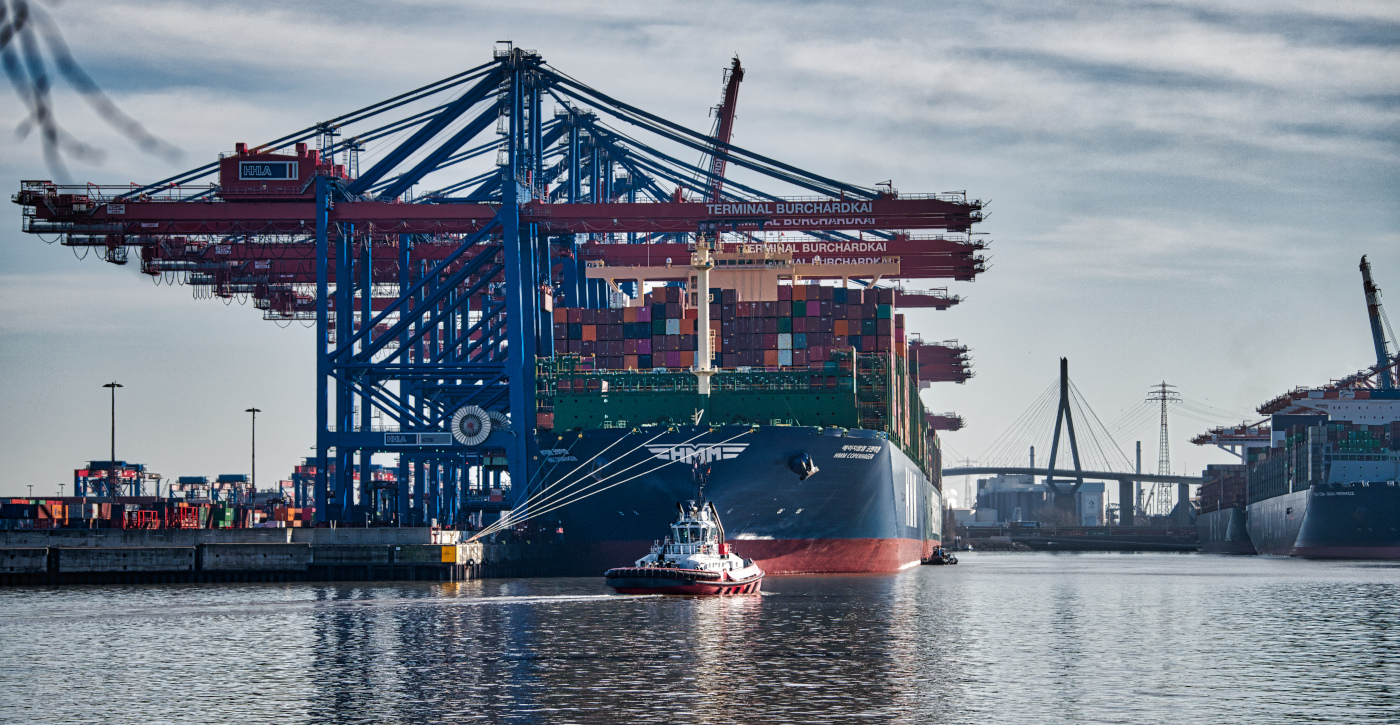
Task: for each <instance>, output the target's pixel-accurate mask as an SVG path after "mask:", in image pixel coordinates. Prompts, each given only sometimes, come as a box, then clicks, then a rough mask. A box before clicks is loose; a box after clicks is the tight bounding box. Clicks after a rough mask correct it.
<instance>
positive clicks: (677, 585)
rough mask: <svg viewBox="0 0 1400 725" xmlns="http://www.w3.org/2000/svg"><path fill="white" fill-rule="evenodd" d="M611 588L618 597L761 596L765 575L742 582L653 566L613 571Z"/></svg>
mask: <svg viewBox="0 0 1400 725" xmlns="http://www.w3.org/2000/svg"><path fill="white" fill-rule="evenodd" d="M603 576H604V578H606V580H607V583H608V586H610V587H612V588H613V589H616V590H617V593H618V594H688V595H691V596H727V595H733V594H757V593H758V591H759V588H760V587H761V586H762V585H763V575H762V574H760V575H758V576H752V577H748V578H746V579H739V580H724V579H721V578H719V577H718V576H716V575H715V572H708V571H699V570H691V569H666V568H653V567H623V568H619V569H610V570H608V572H607V573H606V574H604V575H603Z"/></svg>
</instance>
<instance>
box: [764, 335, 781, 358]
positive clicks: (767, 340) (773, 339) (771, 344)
mask: <svg viewBox="0 0 1400 725" xmlns="http://www.w3.org/2000/svg"><path fill="white" fill-rule="evenodd" d="M763 349H764V350H777V349H778V333H776V332H773V333H765V334H764V335H763ZM774 364H775V365H776V364H777V363H774Z"/></svg>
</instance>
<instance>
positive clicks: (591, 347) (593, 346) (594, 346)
mask: <svg viewBox="0 0 1400 725" xmlns="http://www.w3.org/2000/svg"><path fill="white" fill-rule="evenodd" d="M578 344H579V353H580V354H583V355H597V354H598V343H597V342H595V341H593V340H579V343H578Z"/></svg>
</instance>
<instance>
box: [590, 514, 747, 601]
mask: <svg viewBox="0 0 1400 725" xmlns="http://www.w3.org/2000/svg"><path fill="white" fill-rule="evenodd" d="M676 510H677V512H678V513H679V514H680V515H679V517H678V518H677V519H676V522H675V523H674V524H671V535H670V536H667V537H666V539H665V540H664V541H660V542H657V543H654V544H652V547H651V553H650V554H647V555H646V556H644V557H642V558H640V559H638V560H637V563H636V565H634V566H624V567H618V568H616V569H609V570H608V571H607V572H606V573H604V574H603V577H604V578H605V579H606V580H607V583H608V586H610V587H612V588H613V589H616V590H617V593H618V594H692V595H702V596H703V595H716V594H757V593H758V589H759V586H760V585H762V583H763V570H762V569H760V568H758V565H757V564H755V563H754V562H753V560H752V559H745V558H743V557H741V556H739V555H737V554H735V553H734V552H732V551H730V550H729V544H728V543H726V542H725V540H724V526H723V525H722V524H720V522H719V513H718V512H717V511H715V505H714V503H713V502H710V501H701V502H700V503H696V502H695V501H687V502H685V503H684V504H681V503H677V504H676Z"/></svg>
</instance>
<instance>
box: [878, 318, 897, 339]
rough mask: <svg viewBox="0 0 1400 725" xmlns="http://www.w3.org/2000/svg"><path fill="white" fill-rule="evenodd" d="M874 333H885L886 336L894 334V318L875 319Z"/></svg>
mask: <svg viewBox="0 0 1400 725" xmlns="http://www.w3.org/2000/svg"><path fill="white" fill-rule="evenodd" d="M875 334H877V335H885V336H886V337H888V336H890V335H893V334H894V320H889V319H885V320H876V321H875Z"/></svg>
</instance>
